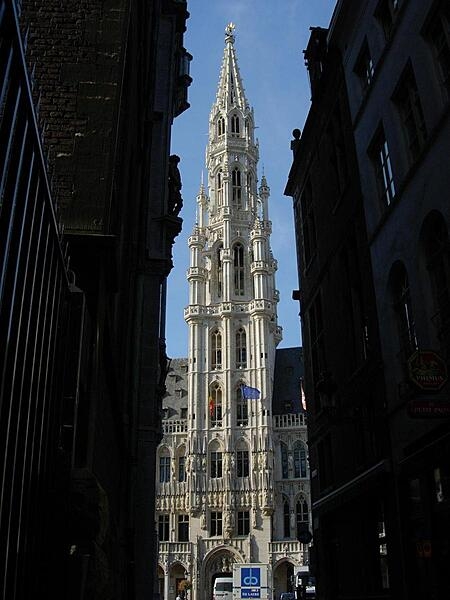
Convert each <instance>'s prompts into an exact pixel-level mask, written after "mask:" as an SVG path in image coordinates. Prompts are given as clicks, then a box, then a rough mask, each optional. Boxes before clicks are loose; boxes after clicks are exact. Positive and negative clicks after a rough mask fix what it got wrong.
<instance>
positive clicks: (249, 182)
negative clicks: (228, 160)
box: [247, 173, 253, 203]
mask: <svg viewBox="0 0 450 600" xmlns="http://www.w3.org/2000/svg"><path fill="white" fill-rule="evenodd" d="M252 197H253V176H252V174H251V173H247V202H248V203H249V202H251V200H252Z"/></svg>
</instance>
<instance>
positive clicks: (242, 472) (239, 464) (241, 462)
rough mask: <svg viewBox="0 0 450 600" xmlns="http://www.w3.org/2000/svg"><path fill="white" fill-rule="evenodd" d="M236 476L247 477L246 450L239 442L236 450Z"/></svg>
mask: <svg viewBox="0 0 450 600" xmlns="http://www.w3.org/2000/svg"><path fill="white" fill-rule="evenodd" d="M236 474H237V476H238V477H248V476H249V453H248V448H247V447H246V446H245V444H244V443H242V442H241V444H240V445H239V447H238V449H237V450H236Z"/></svg>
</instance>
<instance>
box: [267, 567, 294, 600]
mask: <svg viewBox="0 0 450 600" xmlns="http://www.w3.org/2000/svg"><path fill="white" fill-rule="evenodd" d="M295 564H296V563H295V562H294V561H291V560H289V559H282V560H280V561H279V562H278V563H277V564H276V565H275V566H274V568H273V571H272V586H273V596H272V597H273V599H274V600H279V598H280V594H281V593H283V592H294V591H295V590H294V584H293V577H294V566H295Z"/></svg>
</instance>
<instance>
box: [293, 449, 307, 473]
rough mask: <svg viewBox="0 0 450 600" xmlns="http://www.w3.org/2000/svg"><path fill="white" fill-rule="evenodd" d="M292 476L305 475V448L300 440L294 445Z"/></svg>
mask: <svg viewBox="0 0 450 600" xmlns="http://www.w3.org/2000/svg"><path fill="white" fill-rule="evenodd" d="M294 477H306V450H305V446H304V445H303V444H302V443H301V442H297V443H296V444H295V446H294Z"/></svg>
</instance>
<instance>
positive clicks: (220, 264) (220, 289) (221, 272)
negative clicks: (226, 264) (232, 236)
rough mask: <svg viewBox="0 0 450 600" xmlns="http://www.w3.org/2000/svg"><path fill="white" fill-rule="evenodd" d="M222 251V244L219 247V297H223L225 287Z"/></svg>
mask: <svg viewBox="0 0 450 600" xmlns="http://www.w3.org/2000/svg"><path fill="white" fill-rule="evenodd" d="M222 252H223V248H222V246H220V247H219V248H218V249H217V255H216V256H217V296H218V297H219V298H221V297H222V287H223V264H222Z"/></svg>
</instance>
